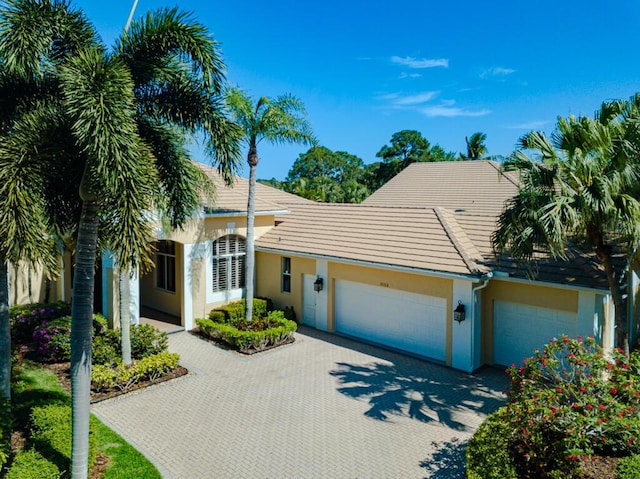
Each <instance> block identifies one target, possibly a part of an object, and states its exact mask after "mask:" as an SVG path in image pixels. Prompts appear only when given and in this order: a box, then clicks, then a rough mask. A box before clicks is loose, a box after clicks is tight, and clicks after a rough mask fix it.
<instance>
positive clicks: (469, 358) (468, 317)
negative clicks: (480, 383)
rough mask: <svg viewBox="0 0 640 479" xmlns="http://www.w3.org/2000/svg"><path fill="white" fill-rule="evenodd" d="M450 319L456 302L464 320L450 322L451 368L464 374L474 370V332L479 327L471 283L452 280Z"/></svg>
mask: <svg viewBox="0 0 640 479" xmlns="http://www.w3.org/2000/svg"><path fill="white" fill-rule="evenodd" d="M452 300H453V301H452V305H451V312H450V314H451V317H452V318H453V310H454V309H455V308H456V307H457V306H458V302H460V303H462V304H463V305H464V307H465V320H464V321H462V322H461V323H458V322H457V321H454V320H452V321H451V323H452V324H451V367H453V368H455V369H459V370H461V371H465V372H468V373H470V372H472V371H473V370H474V369H475V364H474V363H475V361H474V357H475V354H474V353H475V339H476V335H475V330H476V328H479V327H480V325H479V324H476V323H477V322H479V320H480V318H479V315H476V314H475V309H476V308H475V305H474V298H473V283H472V282H471V281H465V280H457V279H456V280H453V297H452Z"/></svg>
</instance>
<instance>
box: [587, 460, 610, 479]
mask: <svg viewBox="0 0 640 479" xmlns="http://www.w3.org/2000/svg"><path fill="white" fill-rule="evenodd" d="M617 465H618V458H617V457H601V456H594V457H593V459H584V460H583V459H581V460H580V471H581V473H582V474H581V476H580V477H581V478H582V479H616V467H617Z"/></svg>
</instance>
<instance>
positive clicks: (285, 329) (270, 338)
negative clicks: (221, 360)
mask: <svg viewBox="0 0 640 479" xmlns="http://www.w3.org/2000/svg"><path fill="white" fill-rule="evenodd" d="M196 323H197V324H198V326H199V327H200V332H201V333H202V334H203V335H205V336H207V337H209V338H211V339H214V340H221V341H224V342H226V343H227V344H229V345H230V346H231V347H233V348H234V349H237V350H239V351H242V352H249V351H263V350H265V349H267V348H268V347H271V346H275V345H278V344H282V343H284V342H286V341H288V340H289V339H290V338H291V337H292V336H293V333H294V332H295V331H296V329H297V327H298V326H297V324H296V323H295V322H294V321H290V320H288V319H285V317H284V313H283V312H282V311H272V312H270V313H268V315H267V316H266V318H264V319H262V320H260V319H256V320H254V321H251V322H245V321H235V322H233V323H232V324H228V323H215V322H213V321H211V320H210V319H198V320H196Z"/></svg>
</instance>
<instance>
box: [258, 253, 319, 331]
mask: <svg viewBox="0 0 640 479" xmlns="http://www.w3.org/2000/svg"><path fill="white" fill-rule="evenodd" d="M288 257H289V258H291V292H290V293H283V292H282V291H281V278H282V276H281V275H282V256H280V255H277V254H272V253H264V252H257V253H256V296H262V297H267V298H271V299H272V300H273V304H274V306H275V307H276V308H278V309H284V308H285V307H288V306H293V310H294V311H295V313H296V319H297V320H298V321H302V278H303V277H304V275H305V274H312V275H315V274H316V261H315V260H314V259H310V258H300V257H295V256H288Z"/></svg>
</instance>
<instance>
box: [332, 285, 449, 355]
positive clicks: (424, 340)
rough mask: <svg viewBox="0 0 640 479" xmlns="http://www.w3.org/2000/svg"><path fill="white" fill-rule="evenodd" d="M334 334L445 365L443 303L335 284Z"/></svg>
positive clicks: (425, 297) (362, 287) (442, 301)
mask: <svg viewBox="0 0 640 479" xmlns="http://www.w3.org/2000/svg"><path fill="white" fill-rule="evenodd" d="M335 317H336V330H337V331H338V332H340V333H344V334H348V335H351V336H356V337H360V338H363V339H366V340H368V341H373V342H376V343H380V344H384V345H387V346H391V347H394V348H397V349H401V350H405V351H409V352H412V353H416V354H420V355H423V356H428V357H432V358H435V359H439V360H442V361H444V360H445V357H446V300H445V299H443V298H436V297H433V296H426V295H419V294H415V293H408V292H405V291H399V290H393V289H389V288H381V287H377V286H370V285H365V284H362V283H355V282H351V281H342V280H339V281H336V295H335Z"/></svg>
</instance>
